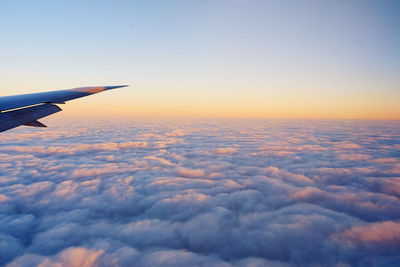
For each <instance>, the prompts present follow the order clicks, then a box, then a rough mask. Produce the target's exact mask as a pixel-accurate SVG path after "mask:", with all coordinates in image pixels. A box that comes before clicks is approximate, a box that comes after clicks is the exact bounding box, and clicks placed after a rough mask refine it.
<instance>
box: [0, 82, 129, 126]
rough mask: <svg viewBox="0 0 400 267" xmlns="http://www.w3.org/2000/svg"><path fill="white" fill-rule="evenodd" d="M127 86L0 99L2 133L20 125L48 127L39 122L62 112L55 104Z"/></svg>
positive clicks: (79, 89) (91, 88) (83, 88)
mask: <svg viewBox="0 0 400 267" xmlns="http://www.w3.org/2000/svg"><path fill="white" fill-rule="evenodd" d="M126 86H127V85H119V86H101V87H100V86H96V87H80V88H74V89H68V90H58V91H49V92H42V93H34V94H25V95H15V96H3V97H0V132H4V131H6V130H9V129H12V128H15V127H17V126H20V125H27V126H34V127H46V126H45V125H44V124H42V123H41V122H39V121H38V120H39V119H41V118H44V117H46V116H49V115H51V114H54V113H57V112H59V111H61V108H59V107H58V106H57V105H55V104H64V102H66V101H69V100H73V99H77V98H81V97H85V96H88V95H92V94H96V93H99V92H103V91H108V90H111V89H116V88H121V87H126Z"/></svg>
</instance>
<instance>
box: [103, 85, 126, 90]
mask: <svg viewBox="0 0 400 267" xmlns="http://www.w3.org/2000/svg"><path fill="white" fill-rule="evenodd" d="M128 86H129V85H112V86H104V88H105V90H111V89H117V88H122V87H128Z"/></svg>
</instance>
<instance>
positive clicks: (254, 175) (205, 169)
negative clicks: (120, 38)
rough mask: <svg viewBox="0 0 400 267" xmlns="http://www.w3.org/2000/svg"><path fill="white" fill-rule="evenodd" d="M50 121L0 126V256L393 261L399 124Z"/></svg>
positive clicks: (183, 262) (52, 260) (131, 261)
mask: <svg viewBox="0 0 400 267" xmlns="http://www.w3.org/2000/svg"><path fill="white" fill-rule="evenodd" d="M57 124H58V125H57ZM51 125H53V127H52V128H48V129H46V130H44V131H45V132H46V134H43V133H44V131H43V130H42V129H39V130H37V129H31V128H19V129H16V130H13V131H10V132H6V133H3V134H2V135H1V136H0V204H1V205H0V265H6V266H39V265H40V266H133V265H134V266H193V265H195V266H289V265H305V266H306V265H313V264H314V265H343V266H352V265H374V264H375V265H379V266H381V265H384V266H398V265H399V264H400V258H399V251H400V232H399V229H400V199H399V198H400V179H399V177H400V163H399V162H400V154H399V152H398V151H399V144H400V135H399V130H400V124H399V123H398V122H389V121H386V122H379V121H374V122H372V121H317V120H310V121H303V120H299V121H285V120H283V121H279V120H271V121H262V120H256V121H244V120H243V121H240V120H238V121H197V122H192V123H188V122H184V121H131V122H129V121H125V122H107V123H105V122H96V121H92V122H90V123H87V122H84V123H82V125H79V127H78V130H76V129H73V128H72V127H70V126H69V123H68V122H57V121H54V122H52V123H51ZM71 125H74V127H77V125H78V122H74V123H73V124H71ZM105 125H108V126H105Z"/></svg>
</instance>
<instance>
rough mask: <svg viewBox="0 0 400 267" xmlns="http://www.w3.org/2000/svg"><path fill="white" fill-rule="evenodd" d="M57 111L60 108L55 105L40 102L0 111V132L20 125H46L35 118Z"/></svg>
mask: <svg viewBox="0 0 400 267" xmlns="http://www.w3.org/2000/svg"><path fill="white" fill-rule="evenodd" d="M59 111H61V108H60V107H58V106H56V105H53V104H42V105H37V106H33V107H28V108H21V109H17V110H12V111H7V112H3V113H0V121H1V123H0V132H4V131H6V130H9V129H12V128H15V127H18V126H20V125H28V126H37V127H43V126H44V127H46V126H45V125H44V124H42V123H40V122H38V121H37V120H38V119H41V118H44V117H47V116H49V115H51V114H54V113H57V112H59ZM39 125H42V126H39Z"/></svg>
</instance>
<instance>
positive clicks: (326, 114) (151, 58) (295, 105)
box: [0, 0, 400, 119]
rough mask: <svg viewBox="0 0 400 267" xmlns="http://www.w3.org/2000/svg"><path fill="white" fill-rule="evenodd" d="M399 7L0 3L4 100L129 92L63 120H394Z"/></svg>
mask: <svg viewBox="0 0 400 267" xmlns="http://www.w3.org/2000/svg"><path fill="white" fill-rule="evenodd" d="M399 17H400V4H399V2H398V1H395V0H383V1H378V0H376V1H371V0H366V1H361V0H359V1H356V0H349V1H348V0H338V1H322V0H320V1H317V0H308V1H289V0H285V1H261V0H260V1H259V0H250V1H242V0H229V1H228V0H217V1H215V0H214V1H208V0H204V1H178V0H176V1H175V0H170V1H154V0H150V1H122V0H115V1H105V0H103V1H102V0H97V1H74V0H72V1H43V0H38V1H24V0H17V1H11V0H5V1H1V2H0V36H1V37H2V38H1V39H2V40H1V45H0V59H1V64H0V73H1V83H0V95H13V94H22V93H28V92H29V93H30V92H37V91H47V90H56V89H68V88H74V87H81V86H91V85H93V86H95V85H119V84H128V85H130V87H129V88H125V89H121V90H119V91H113V92H107V93H105V94H99V95H97V96H93V97H90V98H88V99H82V100H77V101H73V102H71V103H68V104H67V105H65V106H64V107H63V109H64V110H65V111H64V112H63V113H61V114H60V115H56V116H59V117H60V118H62V117H68V116H70V117H83V116H110V117H230V118H363V119H400V105H398V103H399V102H400V88H399V84H400V75H399V74H400V49H399V47H400V20H399Z"/></svg>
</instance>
